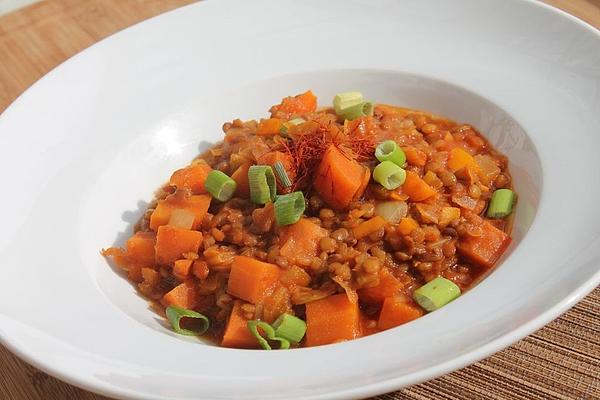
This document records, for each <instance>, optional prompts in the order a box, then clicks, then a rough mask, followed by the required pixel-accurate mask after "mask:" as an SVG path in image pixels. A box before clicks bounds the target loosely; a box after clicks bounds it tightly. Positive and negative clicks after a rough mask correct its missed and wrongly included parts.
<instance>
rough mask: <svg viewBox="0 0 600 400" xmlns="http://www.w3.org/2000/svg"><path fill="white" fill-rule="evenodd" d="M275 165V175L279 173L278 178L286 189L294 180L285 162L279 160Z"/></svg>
mask: <svg viewBox="0 0 600 400" xmlns="http://www.w3.org/2000/svg"><path fill="white" fill-rule="evenodd" d="M273 167H274V168H275V175H277V178H279V183H281V186H283V188H284V189H287V188H289V187H290V186H292V181H291V180H290V177H289V176H288V174H287V172H286V171H285V167H284V166H283V163H282V162H281V161H277V162H275V165H273Z"/></svg>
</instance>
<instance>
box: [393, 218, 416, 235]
mask: <svg viewBox="0 0 600 400" xmlns="http://www.w3.org/2000/svg"><path fill="white" fill-rule="evenodd" d="M418 226H419V223H418V222H417V221H415V220H414V219H412V218H411V217H406V218H400V224H398V231H400V233H401V234H403V235H410V233H411V232H412V231H414V230H415V228H417V227H418Z"/></svg>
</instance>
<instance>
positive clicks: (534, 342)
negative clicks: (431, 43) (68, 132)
mask: <svg viewBox="0 0 600 400" xmlns="http://www.w3.org/2000/svg"><path fill="white" fill-rule="evenodd" d="M0 1H1V0H0ZM191 2H193V0H47V1H44V2H41V3H37V4H33V5H31V6H28V7H26V8H24V9H22V10H19V11H16V12H13V13H11V14H8V15H5V16H2V17H0V112H1V111H2V110H4V109H5V108H6V107H7V106H8V105H9V104H10V103H11V102H12V101H13V100H14V99H15V98H16V97H17V96H18V95H19V94H20V93H21V92H23V91H24V90H25V89H26V88H27V87H29V86H30V85H31V84H32V83H33V82H35V81H36V80H38V79H39V78H40V77H42V75H44V74H45V73H46V72H48V71H49V70H50V69H52V68H53V67H55V66H56V65H58V64H59V63H61V62H62V61H64V60H65V59H67V58H68V57H70V56H71V55H73V54H75V53H76V52H78V51H80V50H82V49H84V48H86V47H88V46H90V45H91V44H93V43H95V42H96V41H98V40H100V39H102V38H104V37H106V36H108V35H109V34H111V33H113V32H116V31H118V30H121V29H123V28H125V27H127V26H129V25H132V24H133V23H136V22H139V21H141V20H144V19H146V18H149V17H151V16H154V15H157V14H160V13H162V12H164V11H167V10H170V9H173V8H176V7H179V6H182V5H184V4H188V3H191ZM547 2H548V3H551V4H554V5H556V6H558V7H561V8H563V9H565V10H567V11H569V12H571V13H573V14H575V15H577V16H579V17H580V18H582V19H584V20H586V21H588V22H589V23H591V24H593V25H594V26H596V27H600V0H551V1H547ZM0 371H2V372H1V374H0V399H11V400H25V399H35V400H38V399H40V400H42V399H43V400H64V399H81V400H105V399H106V397H103V396H99V395H95V394H93V393H90V392H86V391H84V390H81V389H79V388H76V387H74V386H71V385H68V384H66V383H63V382H61V381H59V380H57V379H55V378H52V377H50V376H48V375H46V374H45V373H43V372H41V371H39V370H37V369H35V368H33V367H32V366H30V365H28V364H26V363H25V362H23V361H21V360H19V359H17V358H16V357H15V356H14V355H12V354H11V353H10V352H8V351H7V350H6V349H5V348H3V347H2V346H0ZM554 398H556V399H581V400H587V399H600V288H596V289H595V290H594V291H593V292H592V293H591V294H590V295H589V296H587V297H586V298H585V299H583V300H582V301H581V302H580V303H579V304H577V305H576V306H575V307H573V309H571V310H570V311H569V312H567V313H566V314H564V315H563V316H562V317H560V318H559V319H557V320H556V321H554V322H552V323H550V324H549V325H547V326H546V327H544V328H543V329H541V330H539V331H538V332H536V333H535V334H533V335H531V336H529V337H527V338H525V339H523V340H521V341H520V342H518V343H516V344H514V345H513V346H511V347H509V348H508V349H506V350H504V351H502V352H499V353H497V354H495V355H493V356H492V357H489V358H487V359H485V360H483V361H481V362H479V363H476V364H474V365H471V366H469V367H467V368H463V369H461V370H459V371H456V372H454V373H451V374H448V375H445V376H443V377H441V378H438V379H434V380H431V381H429V382H426V383H423V384H420V385H416V386H412V387H409V388H406V389H403V390H401V391H398V392H394V393H389V394H386V395H382V396H379V397H377V398H376V399H378V400H384V399H385V400H397V399H419V400H429V399H456V400H459V399H460V400H463V399H486V400H487V399H523V400H535V399H540V400H541V399H554Z"/></svg>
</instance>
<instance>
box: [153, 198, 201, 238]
mask: <svg viewBox="0 0 600 400" xmlns="http://www.w3.org/2000/svg"><path fill="white" fill-rule="evenodd" d="M210 201H211V197H210V196H209V195H205V194H200V195H192V196H186V195H185V193H184V192H181V191H177V192H175V193H174V194H172V195H170V196H168V197H167V198H166V199H164V200H159V201H158V204H157V205H156V209H155V210H154V211H153V212H152V215H151V216H150V229H152V230H153V231H156V230H157V229H158V227H159V226H162V225H166V224H168V223H169V219H170V218H171V214H172V213H173V210H176V209H178V208H182V209H184V210H188V211H190V212H192V213H193V214H194V215H195V216H196V218H194V224H193V225H192V229H198V228H199V227H200V225H201V224H202V219H203V218H204V216H205V215H206V212H207V211H208V208H209V207H210Z"/></svg>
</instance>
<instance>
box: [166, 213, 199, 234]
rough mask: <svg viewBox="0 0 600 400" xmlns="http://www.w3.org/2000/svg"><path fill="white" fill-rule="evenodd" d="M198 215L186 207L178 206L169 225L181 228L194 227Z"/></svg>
mask: <svg viewBox="0 0 600 400" xmlns="http://www.w3.org/2000/svg"><path fill="white" fill-rule="evenodd" d="M195 219H196V215H194V213H193V212H191V211H189V210H186V209H184V208H177V209H175V210H173V212H172V213H171V218H169V225H170V226H174V227H176V228H181V229H192V225H194V220H195Z"/></svg>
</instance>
